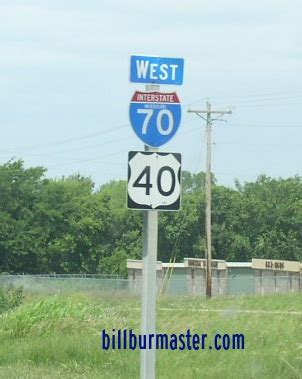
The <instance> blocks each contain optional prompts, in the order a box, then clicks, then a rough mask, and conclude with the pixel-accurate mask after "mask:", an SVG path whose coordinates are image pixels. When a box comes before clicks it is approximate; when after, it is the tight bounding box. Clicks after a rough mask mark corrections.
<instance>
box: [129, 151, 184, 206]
mask: <svg viewBox="0 0 302 379" xmlns="http://www.w3.org/2000/svg"><path fill="white" fill-rule="evenodd" d="M180 176H181V155H180V154H178V153H157V152H148V151H130V152H129V157H128V199H127V203H128V204H127V205H128V208H131V209H156V210H166V211H176V210H178V209H179V207H180V191H181V185H180Z"/></svg>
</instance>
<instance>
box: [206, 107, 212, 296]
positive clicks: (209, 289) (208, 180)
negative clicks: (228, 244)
mask: <svg viewBox="0 0 302 379" xmlns="http://www.w3.org/2000/svg"><path fill="white" fill-rule="evenodd" d="M211 123H212V120H211V104H210V103H209V102H208V103H207V126H206V133H207V162H206V263H207V265H206V279H207V285H206V296H207V297H208V298H210V297H212V234H211V231H212V230H211V202H212V183H211V147H212V142H211V132H212V130H211V128H212V125H211Z"/></svg>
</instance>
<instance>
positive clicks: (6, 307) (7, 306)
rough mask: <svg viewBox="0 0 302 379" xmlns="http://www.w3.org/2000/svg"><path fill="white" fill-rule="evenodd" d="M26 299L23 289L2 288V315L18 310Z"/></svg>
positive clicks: (0, 293)
mask: <svg viewBox="0 0 302 379" xmlns="http://www.w3.org/2000/svg"><path fill="white" fill-rule="evenodd" d="M23 299H24V294H23V287H22V286H21V287H16V288H15V287H14V286H13V285H12V284H10V285H9V286H8V287H0V314H1V313H4V312H7V311H10V310H11V309H14V308H17V307H18V306H19V305H21V304H22V302H23Z"/></svg>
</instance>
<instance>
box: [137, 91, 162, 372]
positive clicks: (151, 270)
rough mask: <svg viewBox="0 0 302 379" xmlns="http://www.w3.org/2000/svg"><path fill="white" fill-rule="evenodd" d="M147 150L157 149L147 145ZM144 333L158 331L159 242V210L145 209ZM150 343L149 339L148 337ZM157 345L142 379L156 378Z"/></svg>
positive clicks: (144, 356) (146, 354)
mask: <svg viewBox="0 0 302 379" xmlns="http://www.w3.org/2000/svg"><path fill="white" fill-rule="evenodd" d="M155 90H157V91H159V86H158V85H147V86H146V91H149V92H150V91H155ZM145 150H146V151H157V150H158V149H152V148H150V147H149V146H146V145H145ZM143 217H144V219H143V222H144V224H143V249H144V250H143V272H142V278H143V282H142V334H146V335H148V334H155V333H156V296H157V284H156V262H157V244H158V211H156V210H152V211H143ZM147 343H148V339H147ZM155 367H156V356H155V347H154V346H153V349H152V350H150V349H148V345H147V348H146V349H145V350H141V379H155Z"/></svg>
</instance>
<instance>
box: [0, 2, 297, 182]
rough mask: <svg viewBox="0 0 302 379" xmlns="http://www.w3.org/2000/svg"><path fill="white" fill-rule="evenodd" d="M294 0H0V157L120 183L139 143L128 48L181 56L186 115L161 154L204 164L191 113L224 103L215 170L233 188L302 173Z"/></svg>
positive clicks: (201, 134) (189, 164)
mask: <svg viewBox="0 0 302 379" xmlns="http://www.w3.org/2000/svg"><path fill="white" fill-rule="evenodd" d="M301 14H302V3H301V1H298V0H290V1H288V0H267V1H266V0H261V1H260V0H253V1H248V0H246V1H239V0H228V1H220V0H211V1H208V0H206V1H197V0H186V1H185V2H180V1H179V2H177V1H171V0H166V1H159V0H155V1H148V2H147V1H145V2H144V1H138V0H128V1H127V0H125V1H120V2H118V1H116V0H110V1H107V0H106V1H104V0H97V1H96V0H95V1H93V0H85V1H80V0H65V1H64V0H60V1H58V0H48V1H47V0H39V1H33V0H32V1H30V0H28V1H17V0H6V1H5V0H0V57H1V59H0V104H1V107H0V127H1V131H2V133H1V138H0V164H4V163H5V162H7V161H9V160H10V159H12V158H14V159H23V160H24V162H25V166H26V167H31V166H43V167H45V168H47V173H46V176H47V177H51V178H60V177H62V176H69V175H71V174H76V173H80V174H82V175H84V176H89V177H91V178H92V179H93V181H94V182H95V184H96V186H97V187H98V186H100V185H102V184H104V183H107V182H108V181H110V180H119V179H123V180H126V178H127V157H128V152H129V151H131V150H143V143H142V142H141V141H140V140H139V139H138V137H137V136H136V135H135V133H134V132H133V130H132V126H131V124H130V120H129V105H130V100H131V97H132V96H133V94H134V92H135V91H137V90H140V91H143V90H144V89H145V86H144V85H143V84H140V83H131V82H130V81H129V73H130V57H131V55H136V54H140V55H147V56H148V55H150V56H161V57H176V58H183V59H184V62H185V67H184V82H183V85H181V86H167V85H166V86H164V85H162V86H161V91H162V92H173V91H176V92H177V94H178V96H179V98H180V100H181V104H182V121H181V125H180V127H179V130H178V131H177V133H176V134H175V136H174V137H173V139H172V140H171V141H169V142H168V143H167V144H165V145H164V146H163V147H162V148H161V149H160V150H162V151H167V152H178V153H181V154H182V164H183V169H184V170H188V171H191V172H193V173H197V172H199V171H205V159H206V140H205V122H204V121H203V120H202V119H201V118H199V117H198V116H196V115H195V114H193V113H188V112H187V110H188V109H205V105H206V102H207V101H209V102H210V103H211V105H212V108H213V109H217V110H232V114H231V115H226V116H225V117H224V118H223V120H224V121H215V122H214V125H213V136H212V139H213V148H212V169H213V173H214V175H215V176H216V178H217V181H218V183H219V184H222V185H227V186H233V185H234V181H235V179H237V180H239V181H240V182H241V183H244V182H247V181H254V180H255V179H256V178H257V177H258V176H259V175H260V174H266V175H269V176H271V177H276V178H278V177H283V178H286V177H290V176H294V175H297V174H298V175H301V168H302V153H301V151H302V120H301V116H300V112H301V110H302V43H301V39H302V23H301Z"/></svg>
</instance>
